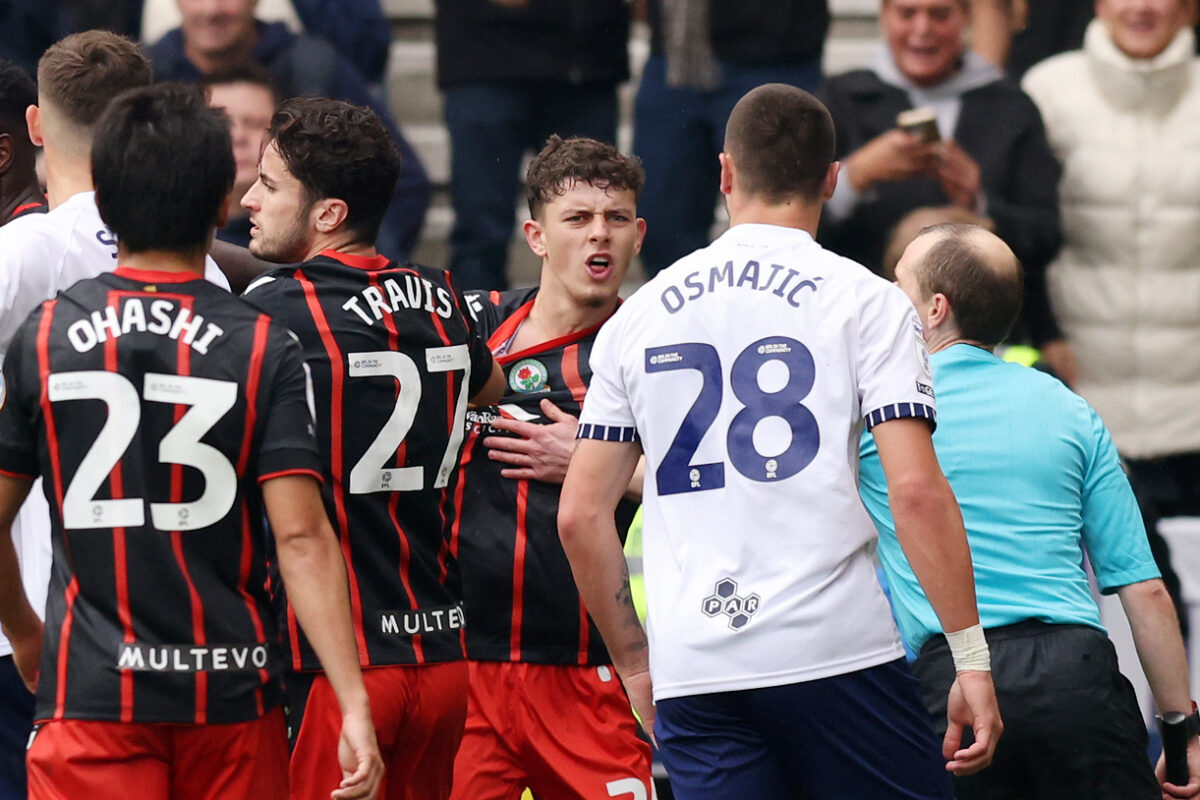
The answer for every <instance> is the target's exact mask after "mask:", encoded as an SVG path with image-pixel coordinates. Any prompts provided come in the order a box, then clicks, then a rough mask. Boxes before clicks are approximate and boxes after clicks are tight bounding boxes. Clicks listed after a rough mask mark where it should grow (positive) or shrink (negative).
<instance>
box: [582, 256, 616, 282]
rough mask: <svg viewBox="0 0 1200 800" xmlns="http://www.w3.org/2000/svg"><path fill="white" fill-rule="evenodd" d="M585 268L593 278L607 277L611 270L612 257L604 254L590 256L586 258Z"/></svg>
mask: <svg viewBox="0 0 1200 800" xmlns="http://www.w3.org/2000/svg"><path fill="white" fill-rule="evenodd" d="M587 270H588V274H589V275H591V276H592V277H593V278H607V277H608V275H609V273H611V272H612V258H611V257H610V256H606V255H598V256H592V257H591V258H589V259H588V260H587Z"/></svg>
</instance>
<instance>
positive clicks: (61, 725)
mask: <svg viewBox="0 0 1200 800" xmlns="http://www.w3.org/2000/svg"><path fill="white" fill-rule="evenodd" d="M287 759H288V753H287V734H286V731H285V729H284V722H283V712H282V711H281V710H280V709H278V708H277V709H275V710H274V711H271V712H268V713H267V714H266V715H265V716H263V717H260V718H259V719H256V720H252V721H250V722H237V723H230V724H225V725H186V724H178V725H175V724H166V723H138V722H100V721H93V720H79V719H62V720H51V721H50V722H46V723H44V724H42V725H40V726H39V727H38V728H37V731H36V733H35V734H34V736H33V741H32V742H31V743H30V746H29V750H28V752H27V753H26V754H25V763H26V766H27V768H28V772H29V798H30V800H131V798H137V800H230V799H231V798H232V799H236V800H240V799H241V798H245V800H285V798H287V781H288V778H287V764H288V761H287Z"/></svg>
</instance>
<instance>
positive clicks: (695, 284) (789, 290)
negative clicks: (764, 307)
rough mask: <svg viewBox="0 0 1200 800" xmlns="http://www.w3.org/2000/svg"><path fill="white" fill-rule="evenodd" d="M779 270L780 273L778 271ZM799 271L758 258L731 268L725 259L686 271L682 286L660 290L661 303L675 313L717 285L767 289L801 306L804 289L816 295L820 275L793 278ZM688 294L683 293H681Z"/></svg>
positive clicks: (820, 278)
mask: <svg viewBox="0 0 1200 800" xmlns="http://www.w3.org/2000/svg"><path fill="white" fill-rule="evenodd" d="M780 273H782V274H780ZM798 277H800V273H799V272H797V271H796V270H794V269H792V268H791V267H785V266H783V265H782V264H766V265H761V264H759V263H758V262H757V261H747V262H746V264H745V266H743V267H742V268H741V269H740V270H735V269H734V268H733V262H732V261H726V262H725V266H723V267H710V268H709V269H708V271H707V272H705V271H704V270H696V271H694V272H689V273H688V274H687V276H686V277H684V279H683V287H682V288H681V287H679V286H675V285H671V286H668V287H667V288H666V289H663V293H662V304H663V306H664V307H666V309H667V311H669V312H670V313H672V314H674V313H675V312H677V311H678V310H679V309H681V308H683V305H684V303H686V302H688V301H690V300H699V299H700V298H701V297H703V296H704V295H705V294H706V293H707V294H712V293H713V292H715V291H716V290H717V289H718V288H722V289H746V290H748V291H752V292H768V291H769V292H770V293H771V294H773V295H775V296H776V297H782V298H784V299H786V300H787V302H788V304H789V305H791V306H792V307H793V308H799V307H800V298H801V297H802V296H803V293H804V292H806V291H807V292H812V293H813V294H816V292H817V289H818V288H819V282H820V281H822V280H824V278H822V277H814V278H811V279H805V280H800V281H798V280H796V278H798ZM685 291H686V292H687V294H684V292H685Z"/></svg>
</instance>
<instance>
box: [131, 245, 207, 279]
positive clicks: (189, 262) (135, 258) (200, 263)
mask: <svg viewBox="0 0 1200 800" xmlns="http://www.w3.org/2000/svg"><path fill="white" fill-rule="evenodd" d="M205 255H206V253H205V251H204V250H203V249H199V250H195V251H193V252H187V253H181V252H179V251H176V250H145V251H143V252H140V253H130V252H129V251H127V250H126V249H125V248H124V247H122V246H121V245H120V243H119V242H118V244H117V263H118V264H120V265H121V268H122V269H136V270H140V271H142V272H190V273H195V274H196V275H197V276H203V275H204V257H205Z"/></svg>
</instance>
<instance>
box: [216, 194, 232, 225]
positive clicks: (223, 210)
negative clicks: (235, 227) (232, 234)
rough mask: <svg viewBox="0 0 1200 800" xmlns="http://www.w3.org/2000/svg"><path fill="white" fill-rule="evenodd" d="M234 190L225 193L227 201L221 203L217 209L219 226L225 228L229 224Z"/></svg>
mask: <svg viewBox="0 0 1200 800" xmlns="http://www.w3.org/2000/svg"><path fill="white" fill-rule="evenodd" d="M233 202H234V197H233V191H232V190H230V192H229V194H227V195H225V202H223V203H221V207H220V208H219V209H218V210H217V227H218V228H224V227H225V226H226V225H228V224H229V209H230V207H231V206H232V205H233Z"/></svg>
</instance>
